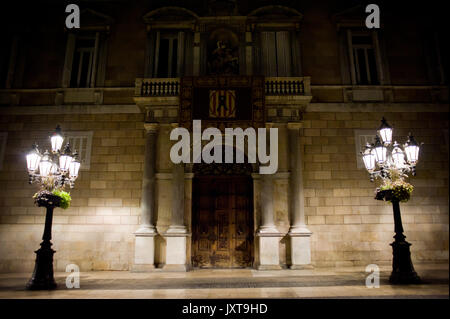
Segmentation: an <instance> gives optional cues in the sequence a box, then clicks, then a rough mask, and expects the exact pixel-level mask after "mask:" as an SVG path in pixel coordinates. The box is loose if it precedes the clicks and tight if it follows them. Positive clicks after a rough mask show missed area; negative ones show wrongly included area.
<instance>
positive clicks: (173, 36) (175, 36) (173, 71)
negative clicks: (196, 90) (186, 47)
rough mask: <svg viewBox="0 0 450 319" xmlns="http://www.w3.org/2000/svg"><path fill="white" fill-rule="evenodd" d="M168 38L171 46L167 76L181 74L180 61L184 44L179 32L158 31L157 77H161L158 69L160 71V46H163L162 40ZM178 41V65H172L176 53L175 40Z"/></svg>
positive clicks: (155, 65)
mask: <svg viewBox="0 0 450 319" xmlns="http://www.w3.org/2000/svg"><path fill="white" fill-rule="evenodd" d="M163 39H166V40H169V48H168V53H169V55H168V57H167V78H176V77H179V76H180V75H179V74H178V73H179V69H180V67H179V65H178V64H179V63H180V61H179V60H180V57H179V55H180V46H181V45H183V44H182V43H180V42H181V41H180V35H179V33H178V32H161V31H158V32H157V33H156V43H155V62H154V74H155V77H159V76H158V71H159V67H160V65H159V50H160V46H161V40H163ZM175 40H176V41H177V48H176V49H177V56H176V60H175V61H176V65H175V66H174V65H172V64H173V54H174V45H173V44H174V41H175Z"/></svg>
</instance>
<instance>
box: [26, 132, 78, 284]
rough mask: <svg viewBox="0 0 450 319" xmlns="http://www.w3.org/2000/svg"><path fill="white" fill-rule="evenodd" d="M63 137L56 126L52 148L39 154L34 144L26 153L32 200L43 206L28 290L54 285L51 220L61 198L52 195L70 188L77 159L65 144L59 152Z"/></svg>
mask: <svg viewBox="0 0 450 319" xmlns="http://www.w3.org/2000/svg"><path fill="white" fill-rule="evenodd" d="M63 141H64V137H63V136H62V134H61V128H60V127H59V125H58V126H57V127H56V130H55V132H54V133H53V135H52V136H51V138H50V142H51V147H52V150H51V152H49V151H48V150H46V151H45V152H44V153H41V152H40V151H39V149H38V146H37V145H36V144H34V145H33V146H32V148H31V150H30V151H29V153H28V154H27V156H26V159H27V169H28V176H29V183H30V184H32V183H37V184H39V186H40V191H39V192H37V193H36V195H35V196H34V199H35V203H36V204H37V205H38V206H39V207H45V208H46V215H45V227H44V234H43V236H42V243H41V248H39V249H38V250H36V251H35V253H36V261H35V266H34V271H33V275H32V276H31V279H30V280H29V282H28V283H27V289H30V290H43V289H54V288H56V282H55V279H54V277H53V254H54V253H55V251H54V250H53V249H52V248H51V246H52V243H51V241H50V240H51V239H52V220H53V209H54V208H55V207H59V206H60V204H61V197H59V196H58V195H55V194H54V193H53V192H54V191H55V190H59V191H61V190H63V189H64V188H65V187H66V186H69V187H70V188H73V186H74V183H75V180H76V178H77V177H78V171H79V169H80V161H79V160H78V158H77V153H76V152H75V153H72V152H71V150H70V145H69V143H67V144H66V145H65V147H64V149H63V151H61V148H62V145H63Z"/></svg>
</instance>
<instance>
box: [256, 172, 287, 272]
mask: <svg viewBox="0 0 450 319" xmlns="http://www.w3.org/2000/svg"><path fill="white" fill-rule="evenodd" d="M260 179H261V188H260V189H261V193H260V203H261V225H260V226H259V229H258V232H257V236H258V239H259V265H258V269H259V270H272V269H281V267H280V252H279V250H280V248H279V242H280V237H282V235H281V234H280V232H279V231H278V229H277V228H276V226H275V223H274V216H273V214H274V212H273V183H274V179H273V177H272V176H271V175H260Z"/></svg>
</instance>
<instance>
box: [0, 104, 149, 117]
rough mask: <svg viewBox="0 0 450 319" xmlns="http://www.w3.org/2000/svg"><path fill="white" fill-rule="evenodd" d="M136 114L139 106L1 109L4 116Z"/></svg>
mask: <svg viewBox="0 0 450 319" xmlns="http://www.w3.org/2000/svg"><path fill="white" fill-rule="evenodd" d="M117 113H126V114H135V113H141V110H140V109H139V107H138V106H137V105H134V104H132V105H120V104H119V105H113V104H111V105H92V104H82V105H50V106H11V107H2V108H0V114H2V115H8V114H9V115H13V114H20V115H33V114H36V115H40V114H117Z"/></svg>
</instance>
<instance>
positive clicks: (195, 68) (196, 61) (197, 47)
mask: <svg viewBox="0 0 450 319" xmlns="http://www.w3.org/2000/svg"><path fill="white" fill-rule="evenodd" d="M192 63H193V68H192V74H193V75H199V74H200V32H198V31H196V32H195V33H194V53H193V61H192Z"/></svg>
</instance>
